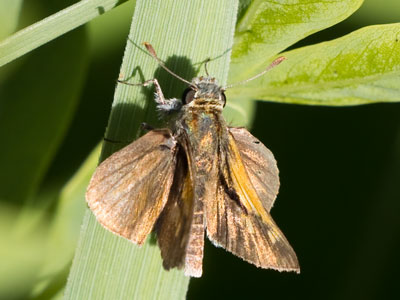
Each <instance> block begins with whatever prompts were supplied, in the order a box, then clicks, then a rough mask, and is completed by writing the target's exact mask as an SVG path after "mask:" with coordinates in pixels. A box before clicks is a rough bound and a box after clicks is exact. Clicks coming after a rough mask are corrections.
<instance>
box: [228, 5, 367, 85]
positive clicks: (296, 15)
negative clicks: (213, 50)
mask: <svg viewBox="0 0 400 300" xmlns="http://www.w3.org/2000/svg"><path fill="white" fill-rule="evenodd" d="M362 2H363V0H342V1H330V0H312V1H310V0H298V1H293V0H281V1H268V0H255V1H251V2H250V5H249V6H248V7H247V9H246V10H245V13H243V12H242V17H241V19H240V20H239V22H238V24H237V26H236V34H235V43H234V47H233V51H232V64H231V69H230V72H229V83H234V82H238V81H241V80H243V79H247V78H250V77H251V76H253V75H255V74H257V73H259V72H260V71H261V70H262V69H263V68H265V67H266V66H267V64H268V62H269V61H270V60H271V58H272V57H273V56H274V55H276V54H277V53H279V52H281V51H283V50H284V49H286V48H287V47H289V46H291V45H293V44H294V43H296V42H297V41H299V40H301V39H303V38H304V37H306V36H308V35H310V34H312V33H314V32H317V31H320V30H322V29H325V28H327V27H330V26H332V25H334V24H336V23H339V22H340V21H342V20H344V19H346V18H347V17H348V16H350V15H351V14H352V13H353V12H354V11H356V10H357V9H358V8H359V7H360V5H361V4H362Z"/></svg>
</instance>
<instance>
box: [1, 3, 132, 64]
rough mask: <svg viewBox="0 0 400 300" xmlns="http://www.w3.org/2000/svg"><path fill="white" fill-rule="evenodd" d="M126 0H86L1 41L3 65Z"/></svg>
mask: <svg viewBox="0 0 400 300" xmlns="http://www.w3.org/2000/svg"><path fill="white" fill-rule="evenodd" d="M126 1H127V0H83V1H79V2H78V3H76V4H74V5H71V6H70V7H67V8H66V9H63V10H61V11H59V12H58V13H56V14H54V15H51V16H49V17H47V18H45V19H43V20H41V21H40V22H37V23H35V24H33V25H31V26H28V27H26V28H24V29H22V30H20V31H18V32H16V33H15V34H13V35H12V36H10V37H9V38H7V39H5V40H4V41H2V42H0V67H1V66H3V65H5V64H7V63H9V62H11V61H13V60H14V59H16V58H18V57H20V56H22V55H24V54H26V53H28V52H30V51H32V50H33V49H36V48H37V47H39V46H41V45H43V44H45V43H47V42H49V41H51V40H53V39H55V38H56V37H59V36H61V35H63V34H64V33H66V32H68V31H71V30H72V29H75V28H77V27H79V26H81V25H83V24H85V23H86V22H88V21H90V20H91V19H93V18H95V17H97V16H99V15H101V14H103V13H105V12H106V11H108V10H110V9H112V8H114V7H115V6H117V5H119V4H121V3H123V2H126Z"/></svg>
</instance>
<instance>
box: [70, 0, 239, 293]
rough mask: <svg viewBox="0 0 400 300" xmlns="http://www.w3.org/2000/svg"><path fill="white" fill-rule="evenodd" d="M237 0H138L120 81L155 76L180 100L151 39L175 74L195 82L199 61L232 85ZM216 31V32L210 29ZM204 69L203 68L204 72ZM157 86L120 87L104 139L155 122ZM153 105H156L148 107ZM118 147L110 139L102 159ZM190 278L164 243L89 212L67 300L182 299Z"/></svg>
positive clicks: (178, 87) (122, 137) (123, 137)
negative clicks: (125, 231)
mask: <svg viewBox="0 0 400 300" xmlns="http://www.w3.org/2000/svg"><path fill="white" fill-rule="evenodd" d="M237 5H238V3H237V1H230V0H223V1H212V0H207V1H192V2H187V1H157V0H150V1H149V0H140V1H137V6H136V8H135V13H134V17H133V21H132V26H131V32H130V35H129V38H128V41H127V46H126V49H125V55H124V59H123V63H122V67H121V71H120V78H123V79H129V80H130V82H133V83H138V82H143V81H144V80H146V79H151V78H157V79H158V80H159V82H160V84H161V87H162V88H163V91H164V94H165V95H166V96H167V97H172V96H175V97H180V96H181V93H182V91H183V89H184V88H185V84H183V83H182V82H179V81H178V80H177V79H176V78H173V77H172V76H171V75H169V74H168V73H166V72H165V71H164V70H162V69H161V68H160V67H159V66H158V65H157V63H156V62H155V61H154V59H152V58H151V57H150V55H149V54H148V53H147V52H146V51H145V50H144V47H143V46H142V43H143V42H144V41H147V42H150V43H151V44H152V45H153V46H154V48H155V49H156V51H157V53H158V55H159V56H160V58H161V59H162V60H163V61H164V62H165V63H166V65H167V66H168V67H170V68H171V69H172V70H173V71H174V72H176V73H178V74H179V75H181V76H182V77H184V78H188V79H189V80H190V79H191V78H192V77H194V76H195V75H197V73H198V72H199V71H200V69H201V67H202V65H201V62H202V61H204V60H205V59H207V58H208V57H211V58H216V59H213V61H212V62H211V63H210V64H209V71H210V74H213V76H215V77H216V78H218V79H219V82H220V83H221V84H225V83H226V79H227V75H228V68H229V60H230V55H229V54H230V53H229V49H230V48H231V47H232V43H233V28H234V25H235V22H236V13H237ZM211 32H212V34H210V33H211ZM200 72H201V73H203V72H202V70H201V71H200ZM152 98H153V89H152V88H143V87H132V86H128V85H124V84H119V85H118V86H117V89H116V92H115V96H114V104H113V109H112V112H111V116H110V121H109V126H108V129H107V133H106V136H107V137H108V138H109V139H110V140H116V141H129V140H131V139H132V138H133V137H134V136H136V135H137V133H136V132H137V131H138V128H139V126H140V123H141V122H143V121H148V122H149V121H150V122H151V124H152V125H153V124H154V123H156V120H157V118H156V116H155V112H154V103H153V102H154V101H153V100H152ZM149 104H150V105H149ZM115 150H116V145H115V144H110V143H107V144H106V145H105V146H104V148H103V153H102V156H101V160H103V159H104V158H105V157H107V156H108V155H109V154H111V153H112V152H113V151H115ZM188 281H189V278H187V277H185V276H184V275H183V273H182V272H181V271H179V270H172V271H168V272H167V271H165V270H164V269H163V268H162V263H161V258H160V252H159V249H158V246H156V245H155V244H154V243H151V242H149V241H147V242H146V243H145V245H144V246H142V247H140V248H139V247H137V246H135V245H133V244H132V243H131V242H129V241H127V240H125V239H123V238H120V237H117V236H115V235H113V234H111V233H110V232H108V231H106V230H105V229H104V228H102V227H101V225H99V224H98V222H97V221H96V219H95V217H94V216H93V215H92V213H91V212H90V211H89V210H88V211H87V212H86V214H85V218H84V224H83V226H82V232H81V236H80V240H79V243H78V247H77V252H76V255H75V258H74V261H73V265H72V268H71V273H70V277H69V280H68V283H67V287H66V293H65V298H66V299H99V298H103V299H104V298H108V299H161V298H162V299H183V298H184V297H185V294H186V290H187V285H188Z"/></svg>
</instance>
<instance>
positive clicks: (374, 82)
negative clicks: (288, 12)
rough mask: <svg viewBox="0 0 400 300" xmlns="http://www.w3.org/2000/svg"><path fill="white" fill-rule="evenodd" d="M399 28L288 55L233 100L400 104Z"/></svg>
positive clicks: (370, 30)
mask: <svg viewBox="0 0 400 300" xmlns="http://www.w3.org/2000/svg"><path fill="white" fill-rule="evenodd" d="M399 53H400V23H397V24H388V25H378V26H370V27H365V28H362V29H360V30H357V31H355V32H353V33H351V34H348V35H346V36H344V37H341V38H338V39H335V40H332V41H329V42H325V43H320V44H317V45H313V46H308V47H304V48H300V49H296V50H293V51H289V52H287V53H283V55H284V56H285V57H287V60H286V61H284V62H283V63H282V64H280V65H279V67H277V68H275V69H273V70H272V71H271V72H270V73H268V74H267V75H266V76H264V77H262V78H261V79H260V80H256V82H251V83H249V84H247V85H244V86H241V87H238V88H237V89H235V91H233V93H232V95H235V96H238V97H240V95H242V96H244V95H246V96H248V97H253V98H255V99H261V100H273V101H279V102H287V103H300V104H317V105H356V104H365V103H373V102H397V101H400V80H399V78H400V56H399Z"/></svg>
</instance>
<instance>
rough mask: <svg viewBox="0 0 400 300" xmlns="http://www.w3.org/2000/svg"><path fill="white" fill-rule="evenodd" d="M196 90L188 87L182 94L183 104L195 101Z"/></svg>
mask: <svg viewBox="0 0 400 300" xmlns="http://www.w3.org/2000/svg"><path fill="white" fill-rule="evenodd" d="M195 93H196V91H194V90H192V89H191V88H187V89H186V90H185V91H184V92H183V95H182V103H183V104H188V103H190V102H192V101H193V99H194V94H195Z"/></svg>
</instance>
